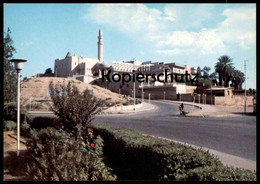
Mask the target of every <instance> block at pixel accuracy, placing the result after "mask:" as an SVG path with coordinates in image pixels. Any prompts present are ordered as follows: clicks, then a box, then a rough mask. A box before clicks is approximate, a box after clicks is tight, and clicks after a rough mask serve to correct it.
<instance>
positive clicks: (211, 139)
mask: <svg viewBox="0 0 260 184" xmlns="http://www.w3.org/2000/svg"><path fill="white" fill-rule="evenodd" d="M151 103H152V104H154V105H156V106H157V108H156V109H155V110H152V111H148V112H139V113H131V114H118V115H99V116H96V118H95V119H94V120H93V122H100V123H105V124H109V125H112V126H121V127H127V128H131V129H134V130H136V131H138V132H140V133H144V134H148V135H153V136H158V137H163V138H168V139H172V140H177V141H181V142H186V143H188V144H193V145H196V146H201V147H205V148H209V149H214V150H217V151H221V152H224V153H228V154H231V155H235V156H239V157H242V158H245V159H249V160H252V161H256V117H255V116H239V117H216V118H213V117H206V118H196V117H180V116H178V115H177V114H178V112H179V110H178V106H179V105H177V104H173V103H165V102H160V101H151ZM186 108H189V109H188V111H191V110H196V109H192V108H191V107H188V106H187V107H186Z"/></svg>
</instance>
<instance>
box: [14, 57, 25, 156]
mask: <svg viewBox="0 0 260 184" xmlns="http://www.w3.org/2000/svg"><path fill="white" fill-rule="evenodd" d="M10 61H11V62H14V67H15V70H16V72H17V156H19V151H20V71H21V70H22V69H23V63H24V62H26V61H27V60H26V59H11V60H10Z"/></svg>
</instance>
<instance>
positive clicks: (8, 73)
mask: <svg viewBox="0 0 260 184" xmlns="http://www.w3.org/2000/svg"><path fill="white" fill-rule="evenodd" d="M10 34H11V31H10V29H9V28H8V29H7V33H4V40H3V42H4V103H8V102H13V101H15V99H16V91H17V81H16V71H15V68H14V67H13V65H12V63H10V62H9V59H11V58H12V57H13V54H14V53H15V48H14V46H13V40H12V38H11V36H10Z"/></svg>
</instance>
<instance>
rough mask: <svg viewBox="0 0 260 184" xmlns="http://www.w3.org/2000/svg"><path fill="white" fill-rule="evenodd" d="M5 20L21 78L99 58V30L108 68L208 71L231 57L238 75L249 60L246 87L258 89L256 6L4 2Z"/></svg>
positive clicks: (5, 30) (5, 29) (5, 26)
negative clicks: (143, 65) (167, 66)
mask: <svg viewBox="0 0 260 184" xmlns="http://www.w3.org/2000/svg"><path fill="white" fill-rule="evenodd" d="M3 19H4V20H3V23H4V32H7V28H8V27H9V28H10V30H11V37H12V38H13V44H14V47H15V49H16V53H15V54H14V58H25V59H27V60H28V61H27V62H26V63H25V64H24V68H23V70H22V72H21V75H22V77H29V76H33V75H36V74H37V73H44V72H45V70H46V69H47V68H52V70H53V69H54V61H55V59H57V58H59V59H63V58H65V56H66V54H67V52H68V51H69V52H70V53H71V54H72V55H74V54H76V55H77V56H83V57H86V58H97V41H98V40H97V39H98V30H99V29H102V33H103V42H104V45H103V57H104V61H105V62H106V63H107V64H111V63H112V61H128V60H133V59H134V60H137V61H152V62H166V63H168V62H174V63H176V64H178V65H188V66H192V67H196V68H197V67H198V66H199V67H201V68H203V67H204V66H209V67H210V68H211V71H210V72H213V71H214V66H215V64H216V63H217V62H218V58H219V57H220V56H222V55H228V56H230V57H231V58H232V59H233V60H232V62H233V66H234V67H235V68H236V69H238V70H240V71H242V72H244V62H245V60H246V75H247V82H246V88H247V89H248V88H256V4H252V3H251V4H246V3H243V4H233V3H232V4H228V3H227V4H225V3H223V4H213V3H211V4H205V3H204V4H200V3H196V4H174V3H170V4H164V3H148V4H102V3H94V4H84V3H80V4H60V3H58V4H39V3H37V4H32V3H30V4H8V3H5V4H4V16H3ZM243 87H244V85H243Z"/></svg>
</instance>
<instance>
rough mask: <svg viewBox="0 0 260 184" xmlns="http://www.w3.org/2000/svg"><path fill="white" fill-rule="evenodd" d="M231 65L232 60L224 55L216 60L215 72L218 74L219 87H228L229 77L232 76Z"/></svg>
mask: <svg viewBox="0 0 260 184" xmlns="http://www.w3.org/2000/svg"><path fill="white" fill-rule="evenodd" d="M232 65H233V63H232V58H230V57H229V56H227V55H224V56H220V58H218V62H217V63H216V65H215V71H216V72H217V73H218V77H219V85H220V86H226V87H227V86H228V83H229V81H230V76H231V75H232V74H231V73H232V72H233V68H232ZM223 82H224V83H223Z"/></svg>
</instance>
